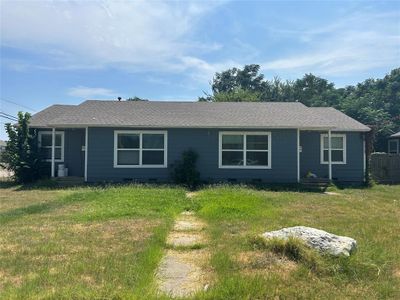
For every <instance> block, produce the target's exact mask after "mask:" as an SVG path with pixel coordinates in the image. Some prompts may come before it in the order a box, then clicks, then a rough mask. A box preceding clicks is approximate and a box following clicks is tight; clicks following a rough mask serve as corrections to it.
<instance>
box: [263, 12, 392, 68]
mask: <svg viewBox="0 0 400 300" xmlns="http://www.w3.org/2000/svg"><path fill="white" fill-rule="evenodd" d="M396 24H397V26H396ZM399 28H400V21H399V19H398V14H397V13H386V14H374V13H365V12H364V13H363V12H358V13H355V14H352V15H350V16H348V17H347V18H342V19H341V20H339V21H338V22H335V23H334V24H328V25H326V26H322V27H320V28H311V29H304V30H297V31H296V30H285V29H278V30H277V31H278V32H280V33H281V34H283V35H285V34H286V35H289V36H292V37H293V38H297V39H298V40H300V41H302V42H304V43H305V44H304V45H305V50H303V51H298V52H297V53H296V54H290V55H287V56H286V57H282V58H278V59H275V60H273V61H268V62H266V63H264V64H263V65H262V67H263V69H264V70H274V71H277V72H284V73H296V74H301V73H303V74H304V73H309V72H313V73H317V74H320V75H349V74H355V73H358V72H360V71H367V70H371V69H374V68H388V69H390V68H394V67H396V66H397V65H398V63H399V61H400V48H399V45H400V31H399Z"/></svg>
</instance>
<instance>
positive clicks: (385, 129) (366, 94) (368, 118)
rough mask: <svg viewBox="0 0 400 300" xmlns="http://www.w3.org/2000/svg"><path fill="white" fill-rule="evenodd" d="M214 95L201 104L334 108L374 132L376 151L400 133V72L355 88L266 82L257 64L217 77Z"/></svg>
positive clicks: (312, 79) (307, 78) (318, 81)
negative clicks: (256, 103) (291, 104)
mask: <svg viewBox="0 0 400 300" xmlns="http://www.w3.org/2000/svg"><path fill="white" fill-rule="evenodd" d="M211 90H212V94H211V95H207V94H206V97H201V98H199V101H216V102H227V101H234V102H238V101H285V102H291V101H300V102H301V103H303V104H305V105H307V106H332V107H335V108H337V109H339V110H341V111H342V112H344V113H346V114H347V115H349V116H351V117H353V118H354V119H356V120H358V121H360V122H362V123H364V124H366V125H369V126H371V127H373V128H374V132H375V135H376V136H375V150H376V151H384V150H385V149H386V139H387V136H388V135H389V134H391V133H393V132H395V131H399V130H400V68H397V69H394V70H392V71H391V72H390V74H388V75H386V76H385V77H384V78H383V79H367V80H365V81H364V82H362V83H358V84H357V85H355V86H347V87H345V88H336V87H335V85H334V83H332V82H329V81H328V80H326V79H324V78H321V77H317V76H315V75H313V74H305V75H304V76H303V77H302V78H300V79H297V80H295V81H283V80H281V79H280V78H278V77H275V78H273V79H272V80H266V79H265V78H264V75H263V74H260V66H259V65H256V64H252V65H247V66H244V68H243V69H238V68H232V69H229V70H226V71H222V72H220V73H216V74H215V76H214V78H213V81H212V83H211Z"/></svg>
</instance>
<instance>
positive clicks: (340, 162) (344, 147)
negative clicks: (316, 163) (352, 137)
mask: <svg viewBox="0 0 400 300" xmlns="http://www.w3.org/2000/svg"><path fill="white" fill-rule="evenodd" d="M327 137H328V134H326V133H324V134H321V146H320V148H321V149H320V150H321V153H320V159H321V164H323V165H327V164H329V161H324V150H328V149H324V138H327ZM334 137H341V138H343V149H341V148H331V151H334V150H340V151H343V161H332V162H331V164H332V165H345V164H347V151H346V149H347V146H346V145H347V143H346V134H342V133H340V134H339V133H332V134H331V138H334ZM331 144H332V143H331Z"/></svg>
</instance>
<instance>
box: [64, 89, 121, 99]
mask: <svg viewBox="0 0 400 300" xmlns="http://www.w3.org/2000/svg"><path fill="white" fill-rule="evenodd" d="M68 95H70V96H73V97H79V98H85V99H89V98H92V99H93V98H96V97H106V98H107V97H109V98H116V97H117V96H119V95H118V94H117V93H116V92H115V91H113V90H111V89H106V88H101V87H87V86H77V87H72V88H70V89H69V90H68Z"/></svg>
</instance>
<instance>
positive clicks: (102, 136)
mask: <svg viewBox="0 0 400 300" xmlns="http://www.w3.org/2000/svg"><path fill="white" fill-rule="evenodd" d="M114 130H123V128H89V152H88V180H89V181H108V180H111V181H121V180H124V179H133V180H149V179H153V178H154V179H158V180H160V181H168V180H170V174H171V171H172V166H171V165H172V164H173V163H174V162H175V161H177V160H180V158H181V154H182V152H183V151H185V150H187V149H189V148H191V149H193V150H195V151H196V152H197V153H198V154H199V160H198V170H199V172H200V174H201V177H202V179H203V180H210V181H220V180H226V179H237V180H238V181H242V180H252V179H260V180H262V181H264V182H295V181H296V174H297V173H296V172H297V171H296V168H297V163H296V130H269V131H270V132H271V135H272V136H271V140H272V143H271V144H272V157H271V163H272V168H271V169H261V170H254V169H220V168H218V133H219V131H220V130H218V129H168V130H167V131H168V168H114V167H113V159H114ZM129 130H135V129H129ZM138 130H139V129H138ZM158 130H162V128H160V129H158ZM223 131H226V130H223ZM246 131H249V130H246ZM255 131H256V130H255Z"/></svg>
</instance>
